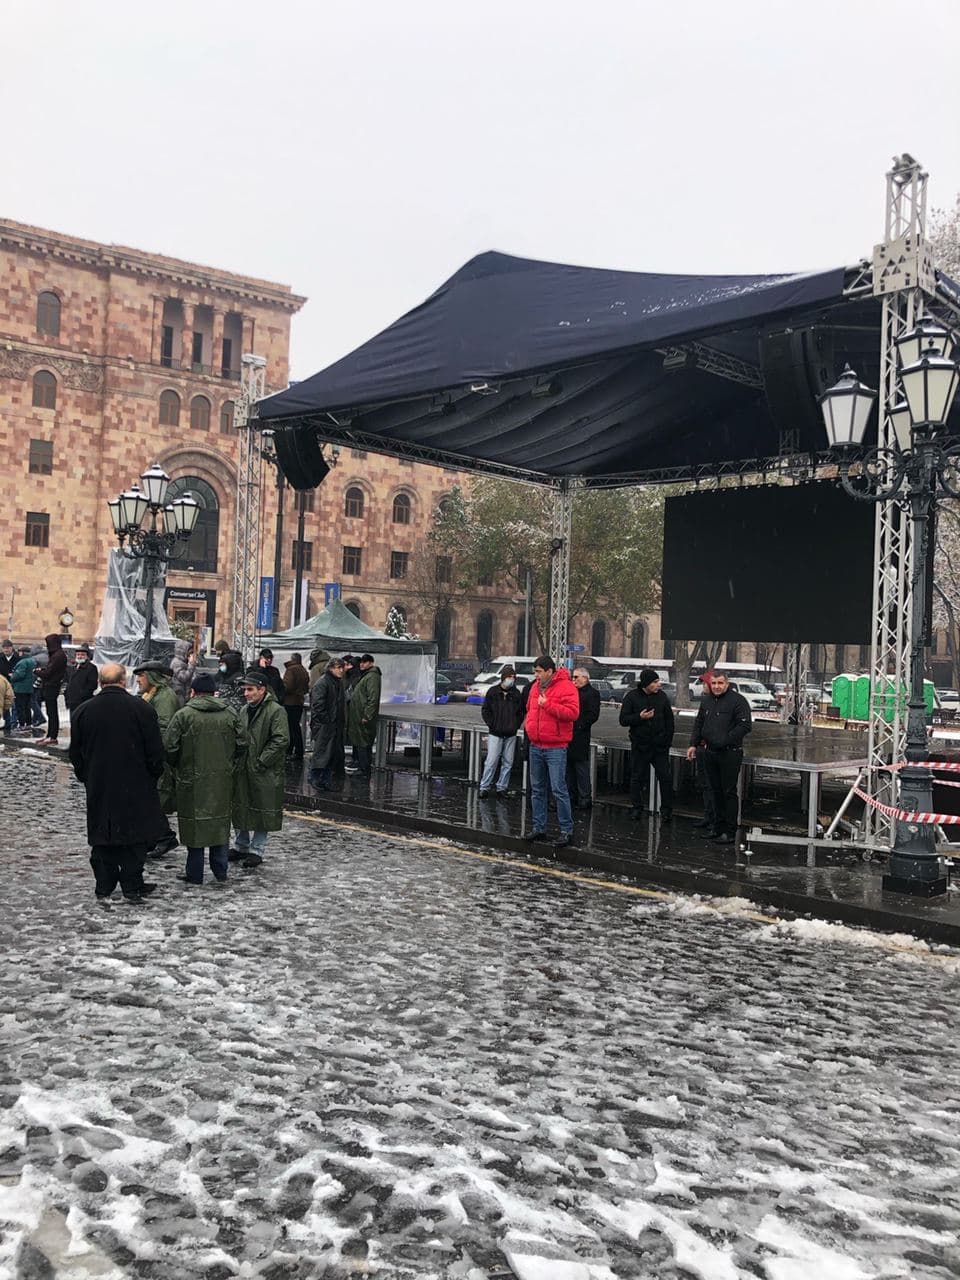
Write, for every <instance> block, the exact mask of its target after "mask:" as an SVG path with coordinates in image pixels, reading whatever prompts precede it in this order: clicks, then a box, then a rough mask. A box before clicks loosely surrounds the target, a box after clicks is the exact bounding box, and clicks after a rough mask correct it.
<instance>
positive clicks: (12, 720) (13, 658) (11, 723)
mask: <svg viewBox="0 0 960 1280" xmlns="http://www.w3.org/2000/svg"><path fill="white" fill-rule="evenodd" d="M19 660H20V655H19V654H18V653H17V651H16V649H15V648H14V647H13V641H12V640H9V639H7V640H4V642H3V643H2V644H0V676H3V678H4V679H5V680H8V681H10V685H11V688H12V686H13V681H12V680H10V677H11V676H12V675H13V668H14V667H15V666H16V665H17V663H18V662H19ZM16 727H17V712H16V708H15V707H14V708H11V710H9V711H7V712H5V713H4V716H3V728H4V732H5V733H9V732H10V730H11V729H16Z"/></svg>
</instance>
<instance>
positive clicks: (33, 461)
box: [30, 440, 53, 476]
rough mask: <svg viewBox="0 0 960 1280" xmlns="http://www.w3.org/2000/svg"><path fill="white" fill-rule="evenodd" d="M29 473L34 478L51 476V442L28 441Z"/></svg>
mask: <svg viewBox="0 0 960 1280" xmlns="http://www.w3.org/2000/svg"><path fill="white" fill-rule="evenodd" d="M30 472H31V474H32V475H35V476H49V475H52V474H53V441H52V440H31V441H30Z"/></svg>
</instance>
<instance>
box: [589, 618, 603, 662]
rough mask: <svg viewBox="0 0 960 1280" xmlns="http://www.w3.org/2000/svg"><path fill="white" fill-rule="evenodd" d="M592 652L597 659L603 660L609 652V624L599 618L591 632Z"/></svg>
mask: <svg viewBox="0 0 960 1280" xmlns="http://www.w3.org/2000/svg"><path fill="white" fill-rule="evenodd" d="M590 652H591V653H592V654H593V656H594V657H595V658H602V657H603V655H604V654H605V653H606V652H607V624H606V623H605V622H604V620H603V619H602V618H598V619H597V620H596V622H595V623H594V624H593V629H592V630H591V632H590Z"/></svg>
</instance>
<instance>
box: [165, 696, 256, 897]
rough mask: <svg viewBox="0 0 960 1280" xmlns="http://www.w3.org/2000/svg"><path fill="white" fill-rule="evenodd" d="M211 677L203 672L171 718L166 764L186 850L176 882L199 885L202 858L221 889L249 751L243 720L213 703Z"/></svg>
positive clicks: (217, 701) (219, 700)
mask: <svg viewBox="0 0 960 1280" xmlns="http://www.w3.org/2000/svg"><path fill="white" fill-rule="evenodd" d="M216 691H217V686H216V683H215V681H214V679H213V676H212V675H208V674H207V673H206V672H201V673H200V674H199V675H196V676H194V678H193V681H192V683H191V685H190V698H189V700H188V702H187V705H186V706H185V707H183V708H182V709H181V710H180V711H178V712H177V713H176V715H174V717H173V718H172V720H171V721H170V725H169V727H168V729H167V732H166V734H165V735H164V747H165V749H166V753H167V761H168V762H169V764H170V767H171V769H172V770H173V775H174V785H175V791H176V802H177V825H178V826H179V828H180V839H181V840H182V841H183V843H184V844H185V845H186V846H187V865H186V868H185V870H184V874H183V875H182V876H180V877H178V878H179V879H181V880H184V881H186V883H187V884H203V861H204V859H203V854H204V850H205V849H208V850H209V856H210V870H211V871H212V872H213V878H214V880H215V881H216V882H217V883H219V884H222V883H223V882H224V881H225V880H226V878H227V853H228V850H229V848H230V819H231V816H232V813H233V793H234V788H235V780H236V775H237V771H238V769H239V768H240V767H241V762H242V760H243V757H244V755H245V754H246V750H247V731H246V728H245V727H244V725H243V722H242V720H241V718H240V717H239V716H238V715H237V714H236V713H235V712H234V711H232V710H231V709H230V707H228V706H227V704H226V703H225V702H224V701H223V699H222V698H215V697H214V694H215V693H216Z"/></svg>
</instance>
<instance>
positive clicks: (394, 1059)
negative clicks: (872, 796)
mask: <svg viewBox="0 0 960 1280" xmlns="http://www.w3.org/2000/svg"><path fill="white" fill-rule="evenodd" d="M0 761H2V767H0V804H2V815H3V824H2V825H3V835H2V837H0V852H2V856H3V858H4V860H5V863H6V874H5V875H4V876H3V877H2V879H0V950H2V955H3V965H2V968H0V1045H2V1046H3V1049H2V1053H0V1276H17V1275H19V1276H22V1277H28V1278H29V1277H50V1276H56V1277H61V1276H62V1277H68V1278H69V1280H73V1278H74V1277H77V1278H80V1277H83V1278H86V1277H92V1276H98V1277H108V1278H109V1280H113V1278H114V1277H128V1276H134V1277H139V1278H142V1280H182V1278H184V1277H187V1278H190V1280H193V1278H194V1277H206V1278H208V1280H221V1278H223V1277H229V1276H243V1277H266V1278H268V1280H286V1278H287V1277H315V1276H323V1277H327V1278H328V1280H337V1278H338V1277H348V1276H356V1275H360V1274H363V1275H375V1276H381V1277H417V1280H430V1278H431V1277H437V1278H438V1280H439V1278H440V1277H444V1278H446V1277H452V1278H454V1280H456V1278H458V1277H459V1278H460V1280H492V1277H495V1276H498V1275H501V1276H502V1275H504V1274H509V1272H508V1271H507V1267H508V1265H509V1266H510V1267H511V1269H512V1271H513V1273H514V1274H516V1275H517V1276H520V1277H521V1278H522V1280H611V1278H613V1280H628V1278H633V1277H682V1276H686V1277H690V1276H693V1277H701V1278H702V1280H739V1278H740V1277H759V1278H760V1280H808V1278H813V1280H848V1278H849V1280H860V1278H861V1277H864V1278H870V1280H880V1278H881V1277H883V1278H887V1277H909V1278H910V1280H927V1278H930V1277H944V1278H946V1277H956V1276H957V1274H960V1252H958V1248H957V1238H958V1229H960V1066H958V1063H957V1054H956V1046H957V1033H956V1023H955V1010H956V1007H957V998H958V975H957V969H956V959H957V957H956V955H955V953H950V952H947V951H945V950H943V949H935V950H931V949H929V948H924V947H923V946H922V945H918V946H912V945H911V946H908V945H907V943H908V942H912V940H906V942H904V943H903V945H902V946H898V945H896V944H894V945H890V944H889V942H888V941H887V940H883V939H877V938H876V936H875V935H861V934H858V933H856V932H854V931H851V930H847V929H844V928H842V927H838V926H820V927H816V928H814V927H812V926H803V927H801V926H797V925H784V924H774V925H765V924H762V923H760V920H759V918H758V917H759V913H758V912H757V910H756V908H754V907H753V906H752V905H749V904H740V905H739V907H738V905H737V904H723V905H724V907H725V909H724V910H717V909H715V907H716V905H717V904H710V903H705V902H693V901H691V900H679V899H678V900H676V901H675V902H673V903H667V904H664V903H663V902H662V901H660V900H659V899H653V898H651V899H650V900H649V902H648V900H645V899H640V900H639V904H640V905H638V898H637V896H636V895H635V894H628V893H621V892H618V891H617V890H616V889H615V888H611V889H604V888H598V887H596V886H595V885H585V884H579V883H577V882H576V881H575V880H572V879H569V878H562V877H554V876H545V875H541V874H538V873H535V872H529V871H524V870H521V869H518V868H516V867H511V866H509V865H507V864H503V863H498V862H496V861H492V862H483V861H480V860H478V859H475V858H465V857H461V856H459V855H458V854H457V851H456V849H455V847H453V846H449V847H447V848H439V847H438V843H437V842H436V841H431V842H429V843H428V844H424V845H423V846H419V845H418V844H417V843H416V842H415V841H410V840H399V839H392V838H388V837H383V836H378V835H374V834H369V835H368V834H358V833H357V832H356V831H353V830H351V831H348V832H343V831H340V830H338V829H336V828H331V827H326V826H321V825H318V824H316V823H310V822H308V821H306V820H301V819H295V820H291V821H290V822H289V823H288V826H287V829H286V831H285V832H284V833H283V835H282V836H281V837H280V838H279V839H273V838H272V840H271V847H270V850H269V863H268V865H267V867H266V868H265V869H264V870H263V871H261V872H259V873H257V874H256V875H254V876H252V877H247V878H245V879H241V878H240V877H235V878H233V879H232V881H231V883H230V884H229V885H228V887H227V888H226V889H224V890H219V889H214V888H212V887H210V888H208V887H204V888H203V889H199V890H187V889H182V888H181V887H180V886H179V885H177V883H176V881H175V880H174V878H173V877H174V873H175V870H177V869H179V866H177V865H175V864H174V863H173V862H171V864H170V865H169V866H167V867H161V869H160V871H159V873H158V876H157V878H158V879H160V880H161V883H162V885H163V891H162V895H158V896H157V898H156V899H154V900H153V901H152V902H151V903H150V904H149V905H147V906H145V907H143V908H130V907H126V906H124V905H121V904H119V903H118V904H117V905H114V906H112V907H111V908H110V909H107V910H105V909H103V908H98V907H96V906H95V905H94V900H93V891H92V890H93V884H92V876H91V873H90V870H89V866H88V864H87V861H86V854H87V850H86V846H85V843H84V840H83V818H82V808H81V799H82V793H81V792H80V790H79V789H78V788H77V786H76V784H74V783H73V782H72V781H71V780H70V779H69V773H68V771H67V770H66V769H65V768H64V767H63V766H56V767H48V766H44V767H39V764H38V762H37V761H36V760H29V759H28V760H23V759H19V758H16V759H14V758H13V757H12V754H6V755H0ZM864 941H866V942H867V944H868V945H862V944H863V943H864Z"/></svg>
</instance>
